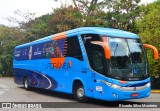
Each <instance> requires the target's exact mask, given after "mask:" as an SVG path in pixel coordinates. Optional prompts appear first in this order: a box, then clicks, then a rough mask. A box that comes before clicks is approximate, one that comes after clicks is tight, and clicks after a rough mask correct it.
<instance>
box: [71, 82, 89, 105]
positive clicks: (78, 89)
mask: <svg viewBox="0 0 160 111" xmlns="http://www.w3.org/2000/svg"><path fill="white" fill-rule="evenodd" d="M73 94H74V98H75V99H76V100H77V101H79V102H87V100H88V98H87V97H85V90H84V86H83V85H82V84H81V83H77V84H76V85H75V86H74V89H73Z"/></svg>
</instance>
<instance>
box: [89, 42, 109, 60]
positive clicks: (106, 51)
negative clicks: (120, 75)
mask: <svg viewBox="0 0 160 111" xmlns="http://www.w3.org/2000/svg"><path fill="white" fill-rule="evenodd" d="M91 44H95V45H99V46H101V47H102V48H103V50H104V54H105V58H106V59H108V60H110V59H111V51H110V47H109V45H108V44H106V43H105V42H100V41H91Z"/></svg>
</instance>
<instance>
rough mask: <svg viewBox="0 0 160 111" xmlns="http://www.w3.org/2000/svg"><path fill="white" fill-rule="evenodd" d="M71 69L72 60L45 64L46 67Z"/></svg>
mask: <svg viewBox="0 0 160 111" xmlns="http://www.w3.org/2000/svg"><path fill="white" fill-rule="evenodd" d="M58 68H59V69H71V68H72V61H68V62H64V63H63V64H62V63H60V62H58V63H56V62H55V63H48V64H45V69H58Z"/></svg>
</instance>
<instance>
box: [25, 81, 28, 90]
mask: <svg viewBox="0 0 160 111" xmlns="http://www.w3.org/2000/svg"><path fill="white" fill-rule="evenodd" d="M24 87H25V88H28V81H27V79H26V80H25V82H24Z"/></svg>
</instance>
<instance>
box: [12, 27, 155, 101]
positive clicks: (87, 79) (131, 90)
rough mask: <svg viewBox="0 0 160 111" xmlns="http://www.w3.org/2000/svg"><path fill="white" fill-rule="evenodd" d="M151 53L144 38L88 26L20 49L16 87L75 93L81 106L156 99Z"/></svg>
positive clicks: (16, 54) (16, 52)
mask: <svg viewBox="0 0 160 111" xmlns="http://www.w3.org/2000/svg"><path fill="white" fill-rule="evenodd" d="M145 48H150V49H152V50H153V52H154V57H155V59H158V50H157V49H156V48H155V47H154V46H152V45H148V44H142V42H141V40H140V38H139V36H138V35H136V34H134V33H130V32H127V31H122V30H119V29H112V28H100V27H82V28H77V29H73V30H69V31H66V32H62V33H58V34H54V35H51V36H47V37H44V38H42V39H39V40H36V41H33V42H30V43H26V44H23V45H19V46H16V47H15V49H14V59H13V69H14V82H15V83H16V84H18V85H24V87H25V88H26V89H29V88H30V87H36V88H43V89H48V90H52V91H58V92H64V93H69V94H73V95H74V97H75V98H76V99H77V100H78V101H80V102H85V101H87V98H95V99H100V100H107V101H118V100H128V99H136V98H144V97H148V96H149V95H150V85H151V81H150V76H149V70H148V62H147V56H146V52H145Z"/></svg>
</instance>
